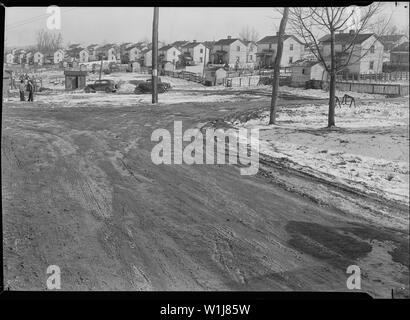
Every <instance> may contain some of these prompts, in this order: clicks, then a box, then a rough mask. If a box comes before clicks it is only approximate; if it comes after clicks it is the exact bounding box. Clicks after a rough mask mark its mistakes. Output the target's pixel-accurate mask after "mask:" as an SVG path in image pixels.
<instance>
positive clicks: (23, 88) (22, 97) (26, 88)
mask: <svg viewBox="0 0 410 320" xmlns="http://www.w3.org/2000/svg"><path fill="white" fill-rule="evenodd" d="M19 91H20V101H26V97H25V95H24V92H25V91H28V100H27V101H31V102H33V101H34V99H33V98H34V84H33V82H32V81H31V80H30V79H29V80H27V85H26V84H25V81H24V80H23V79H21V80H20V85H19Z"/></svg>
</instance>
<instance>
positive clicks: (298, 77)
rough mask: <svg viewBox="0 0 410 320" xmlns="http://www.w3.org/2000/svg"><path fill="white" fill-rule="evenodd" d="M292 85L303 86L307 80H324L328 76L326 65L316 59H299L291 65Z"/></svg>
mask: <svg viewBox="0 0 410 320" xmlns="http://www.w3.org/2000/svg"><path fill="white" fill-rule="evenodd" d="M290 68H291V86H292V87H303V86H305V85H306V82H307V81H310V80H318V81H324V80H326V78H327V73H326V70H325V67H324V66H323V65H322V64H321V63H320V62H319V61H314V60H299V61H296V62H295V63H293V64H292V65H291V67H290Z"/></svg>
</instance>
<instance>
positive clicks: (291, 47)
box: [290, 43, 293, 51]
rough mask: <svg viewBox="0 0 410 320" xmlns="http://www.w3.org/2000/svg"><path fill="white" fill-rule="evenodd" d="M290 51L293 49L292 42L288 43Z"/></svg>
mask: <svg viewBox="0 0 410 320" xmlns="http://www.w3.org/2000/svg"><path fill="white" fill-rule="evenodd" d="M290 51H293V43H291V44H290Z"/></svg>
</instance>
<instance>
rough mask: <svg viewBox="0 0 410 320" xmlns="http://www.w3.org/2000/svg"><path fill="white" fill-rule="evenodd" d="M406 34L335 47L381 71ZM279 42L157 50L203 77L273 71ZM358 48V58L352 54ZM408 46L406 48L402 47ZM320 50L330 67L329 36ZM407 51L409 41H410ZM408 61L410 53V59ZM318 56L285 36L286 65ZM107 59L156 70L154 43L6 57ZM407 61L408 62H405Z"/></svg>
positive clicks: (354, 65) (349, 68)
mask: <svg viewBox="0 0 410 320" xmlns="http://www.w3.org/2000/svg"><path fill="white" fill-rule="evenodd" d="M403 37H404V36H390V37H378V36H377V35H375V34H373V33H367V34H357V33H355V32H354V31H349V32H345V33H343V32H342V33H339V34H336V35H335V49H336V56H337V59H338V62H339V63H341V64H343V62H344V61H347V59H349V63H348V64H346V72H349V73H355V74H360V73H380V72H382V66H383V62H384V61H385V59H386V50H389V55H390V52H392V54H393V56H394V50H395V49H397V48H398V46H399V45H400V47H399V48H400V51H399V52H400V53H402V51H403V50H404V51H406V43H405V42H404V41H403V40H405V38H403ZM277 44H278V34H276V35H269V36H265V37H263V38H262V39H260V40H259V41H257V42H252V41H244V40H241V39H239V38H232V37H230V36H227V37H226V38H223V39H220V40H218V41H205V42H197V41H196V40H194V41H185V40H182V41H181V40H179V41H175V42H173V43H171V44H168V45H162V46H160V48H159V49H158V54H159V62H160V64H161V67H162V68H164V69H165V70H167V69H168V70H175V69H176V68H178V67H181V66H182V67H184V68H186V69H187V70H189V71H192V72H197V71H198V73H199V71H200V70H202V69H203V68H204V65H206V64H208V63H212V64H217V65H228V66H229V67H230V68H232V69H247V68H254V67H260V68H269V67H273V64H274V61H275V58H276V52H277ZM352 46H353V54H352V55H351V54H350V51H351V48H352ZM403 48H404V49H403ZM319 50H320V53H321V55H322V56H323V58H324V59H325V60H326V62H327V63H328V62H329V63H330V35H326V36H324V37H322V38H321V39H319ZM407 51H408V42H407ZM407 57H408V55H407ZM315 58H316V57H315V55H312V54H311V51H310V50H309V49H308V47H307V45H306V44H304V43H303V42H301V41H300V40H299V39H298V38H297V37H295V36H294V35H284V37H283V53H282V59H281V66H282V67H291V66H292V65H294V64H295V63H297V65H298V66H300V65H301V61H307V62H306V65H308V66H309V65H312V60H313V61H315V60H317V59H315ZM101 59H103V60H108V61H113V62H120V63H132V62H138V64H139V65H140V66H145V67H151V64H152V49H151V45H150V44H147V43H144V42H138V43H122V44H120V45H117V44H105V45H97V44H91V45H88V46H86V47H83V46H81V45H80V44H71V45H69V46H68V47H67V48H65V49H58V50H56V51H55V52H41V51H36V52H34V51H28V52H26V51H24V50H12V51H11V52H9V53H8V54H7V55H6V59H5V61H6V62H7V63H9V64H13V63H18V64H21V63H28V64H31V63H32V64H38V65H42V64H60V63H63V62H67V61H68V62H72V61H76V62H79V63H86V62H90V61H98V60H101ZM400 59H403V58H400Z"/></svg>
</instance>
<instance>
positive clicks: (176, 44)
mask: <svg viewBox="0 0 410 320" xmlns="http://www.w3.org/2000/svg"><path fill="white" fill-rule="evenodd" d="M187 43H189V41H186V40H181V41H175V42H173V43H171V45H172V46H174V47H176V48H178V47H182V46H184V45H186V44H187Z"/></svg>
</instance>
